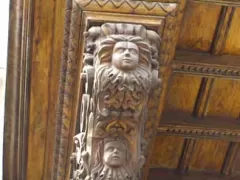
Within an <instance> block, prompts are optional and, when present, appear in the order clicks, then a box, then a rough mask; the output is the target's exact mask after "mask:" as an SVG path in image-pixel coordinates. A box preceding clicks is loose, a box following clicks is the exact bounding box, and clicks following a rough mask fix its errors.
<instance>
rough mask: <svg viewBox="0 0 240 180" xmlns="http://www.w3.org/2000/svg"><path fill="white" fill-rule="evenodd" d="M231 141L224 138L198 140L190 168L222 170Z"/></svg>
mask: <svg viewBox="0 0 240 180" xmlns="http://www.w3.org/2000/svg"><path fill="white" fill-rule="evenodd" d="M228 145H229V143H228V142H227V141H222V140H198V141H197V144H196V148H195V151H194V152H193V155H192V160H191V162H190V166H189V168H190V169H192V170H193V169H195V170H206V171H220V170H221V168H222V164H223V162H224V158H225V155H226V152H227V149H228Z"/></svg>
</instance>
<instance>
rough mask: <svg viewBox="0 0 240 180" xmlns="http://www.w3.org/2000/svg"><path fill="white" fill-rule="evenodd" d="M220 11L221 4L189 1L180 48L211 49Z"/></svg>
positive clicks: (179, 43)
mask: <svg viewBox="0 0 240 180" xmlns="http://www.w3.org/2000/svg"><path fill="white" fill-rule="evenodd" d="M220 11H221V6H217V5H213V4H205V3H195V2H192V1H189V3H188V5H187V7H186V13H185V16H184V19H183V23H182V29H181V33H180V37H179V41H178V48H184V49H193V50H201V51H209V50H210V47H211V43H212V39H213V37H214V33H215V29H216V25H217V22H218V18H219V15H220Z"/></svg>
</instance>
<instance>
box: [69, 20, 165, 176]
mask: <svg viewBox="0 0 240 180" xmlns="http://www.w3.org/2000/svg"><path fill="white" fill-rule="evenodd" d="M85 39H86V44H85V53H84V59H83V63H84V67H83V70H82V74H81V78H82V80H83V83H84V84H85V85H83V86H84V90H83V95H82V104H81V111H80V128H79V133H78V134H77V135H76V136H75V138H74V139H75V144H76V149H75V152H74V153H73V156H72V161H73V167H74V168H73V172H72V179H74V180H77V179H92V180H97V179H99V180H100V179H103V180H104V179H109V180H116V179H119V180H120V179H122V180H126V179H139V178H140V177H139V176H140V169H141V168H142V166H143V164H144V161H145V158H144V151H145V147H146V143H147V142H146V140H145V139H144V129H145V124H146V121H147V105H148V101H149V93H150V91H151V90H152V89H154V88H158V87H159V86H160V83H161V80H160V79H159V78H158V69H159V63H158V59H159V49H160V44H161V39H160V37H159V35H158V34H157V33H156V32H154V31H152V30H147V29H146V28H145V27H144V26H142V25H138V24H126V23H105V24H103V25H101V26H93V27H91V28H90V29H88V31H87V32H86V33H85Z"/></svg>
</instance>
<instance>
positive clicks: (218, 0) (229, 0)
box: [193, 0, 240, 7]
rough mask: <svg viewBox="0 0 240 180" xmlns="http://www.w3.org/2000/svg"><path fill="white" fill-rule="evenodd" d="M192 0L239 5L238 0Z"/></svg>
mask: <svg viewBox="0 0 240 180" xmlns="http://www.w3.org/2000/svg"><path fill="white" fill-rule="evenodd" d="M193 1H196V2H201V3H213V4H218V5H222V6H236V7H239V6H240V1H239V0H193Z"/></svg>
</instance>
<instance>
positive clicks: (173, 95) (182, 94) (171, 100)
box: [162, 73, 201, 120]
mask: <svg viewBox="0 0 240 180" xmlns="http://www.w3.org/2000/svg"><path fill="white" fill-rule="evenodd" d="M200 84H201V77H196V76H189V75H184V74H179V73H174V74H173V76H172V77H171V81H170V85H169V88H168V94H167V97H166V102H165V109H164V114H163V118H162V119H163V120H164V116H165V114H166V113H168V112H171V111H173V112H179V111H181V112H188V113H189V114H191V113H192V111H193V109H194V104H195V101H196V98H197V94H198V90H199V88H200ZM186 94H187V96H186Z"/></svg>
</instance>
